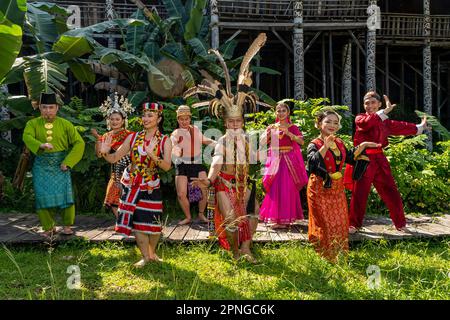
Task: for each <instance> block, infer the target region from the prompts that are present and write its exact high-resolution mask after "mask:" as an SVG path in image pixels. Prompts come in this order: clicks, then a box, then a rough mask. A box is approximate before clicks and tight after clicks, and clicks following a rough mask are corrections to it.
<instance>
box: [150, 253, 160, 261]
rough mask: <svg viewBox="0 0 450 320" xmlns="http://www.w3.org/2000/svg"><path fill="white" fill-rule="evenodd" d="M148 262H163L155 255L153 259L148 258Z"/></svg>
mask: <svg viewBox="0 0 450 320" xmlns="http://www.w3.org/2000/svg"><path fill="white" fill-rule="evenodd" d="M150 261H154V262H163V259H161V258H160V257H158V256H157V255H156V254H155V255H154V256H153V257H150Z"/></svg>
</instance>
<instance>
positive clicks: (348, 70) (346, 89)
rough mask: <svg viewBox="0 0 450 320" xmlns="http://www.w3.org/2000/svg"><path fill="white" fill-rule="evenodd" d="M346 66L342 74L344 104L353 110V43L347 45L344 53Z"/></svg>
mask: <svg viewBox="0 0 450 320" xmlns="http://www.w3.org/2000/svg"><path fill="white" fill-rule="evenodd" d="M342 55H343V57H342V58H343V59H342V61H344V66H343V72H342V104H343V105H344V106H348V107H349V110H350V111H349V113H351V110H352V42H351V40H350V41H349V42H348V44H346V45H345V46H344V48H343V51H342Z"/></svg>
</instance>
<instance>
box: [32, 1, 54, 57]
mask: <svg viewBox="0 0 450 320" xmlns="http://www.w3.org/2000/svg"><path fill="white" fill-rule="evenodd" d="M27 9H28V10H27V22H28V24H27V25H26V26H27V28H28V31H29V32H30V33H31V35H32V36H33V37H34V38H35V40H36V45H37V48H38V50H39V52H40V53H43V52H45V51H50V49H51V44H53V43H54V42H56V40H57V39H58V37H59V34H58V30H57V28H56V25H55V22H54V18H53V16H52V15H51V14H49V13H47V12H45V11H43V10H41V9H38V8H37V7H35V6H33V5H31V4H28V6H27Z"/></svg>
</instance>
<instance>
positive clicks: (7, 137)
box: [0, 84, 12, 142]
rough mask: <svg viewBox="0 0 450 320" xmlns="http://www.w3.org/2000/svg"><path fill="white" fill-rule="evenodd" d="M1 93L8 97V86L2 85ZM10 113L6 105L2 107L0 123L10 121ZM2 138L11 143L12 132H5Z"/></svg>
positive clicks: (2, 133)
mask: <svg viewBox="0 0 450 320" xmlns="http://www.w3.org/2000/svg"><path fill="white" fill-rule="evenodd" d="M0 93H3V94H5V95H8V86H7V85H6V84H2V85H0ZM9 119H10V116H9V111H8V108H7V107H6V106H5V105H0V121H3V120H9ZM0 137H1V138H3V139H5V140H7V141H9V142H11V141H12V140H11V131H10V130H9V131H3V132H1V134H0Z"/></svg>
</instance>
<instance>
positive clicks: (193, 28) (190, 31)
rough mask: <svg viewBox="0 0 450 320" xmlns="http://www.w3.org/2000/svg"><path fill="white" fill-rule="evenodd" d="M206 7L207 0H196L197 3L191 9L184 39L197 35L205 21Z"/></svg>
mask: <svg viewBox="0 0 450 320" xmlns="http://www.w3.org/2000/svg"><path fill="white" fill-rule="evenodd" d="M205 7H206V0H196V1H195V5H194V6H192V8H191V10H190V11H189V13H190V15H189V20H188V21H187V23H186V30H185V32H184V39H185V40H186V41H188V40H190V39H192V38H194V37H197V35H198V33H199V32H200V29H201V27H202V22H203V10H204V9H205Z"/></svg>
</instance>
